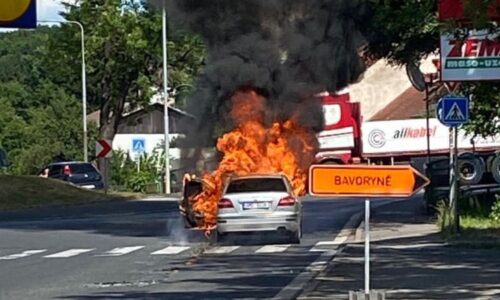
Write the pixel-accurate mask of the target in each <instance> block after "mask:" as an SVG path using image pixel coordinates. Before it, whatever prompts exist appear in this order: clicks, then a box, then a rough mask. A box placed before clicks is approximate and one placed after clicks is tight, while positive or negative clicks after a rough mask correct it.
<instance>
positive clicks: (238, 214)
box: [180, 174, 302, 243]
mask: <svg viewBox="0 0 500 300" xmlns="http://www.w3.org/2000/svg"><path fill="white" fill-rule="evenodd" d="M207 188H208V189H210V186H209V185H208V184H207V182H205V181H204V180H202V179H198V178H189V177H187V180H186V181H185V185H184V194H183V198H182V200H181V204H180V209H181V213H182V214H183V216H184V220H185V225H186V227H187V228H203V225H204V220H205V217H206V215H205V213H207V211H202V210H200V209H196V208H195V207H196V206H197V204H199V202H200V201H201V202H203V198H200V197H199V196H200V194H202V193H203V190H204V189H207ZM301 211H302V204H301V203H300V201H299V200H298V198H297V197H296V196H295V195H294V192H293V188H292V185H291V183H290V181H289V180H288V178H287V177H286V176H285V175H283V174H263V175H260V174H252V175H246V176H230V177H229V178H227V179H226V180H225V184H224V187H223V192H222V195H221V198H220V199H219V200H218V201H217V222H216V226H212V227H209V228H205V229H206V230H212V229H215V228H216V230H217V233H218V234H220V235H224V234H226V233H230V232H260V231H277V232H280V233H282V234H285V235H287V236H288V237H289V239H290V241H291V242H292V243H300V238H301V237H302V216H301Z"/></svg>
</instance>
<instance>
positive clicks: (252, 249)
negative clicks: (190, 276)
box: [0, 241, 338, 263]
mask: <svg viewBox="0 0 500 300" xmlns="http://www.w3.org/2000/svg"><path fill="white" fill-rule="evenodd" d="M198 246H199V245H169V246H167V247H165V245H164V246H163V247H162V246H161V245H160V246H159V247H152V246H146V245H126V246H122V247H115V248H112V249H109V250H106V249H98V248H70V249H58V250H57V251H53V250H50V249H26V250H24V249H23V250H20V251H18V252H14V251H12V252H13V253H8V251H2V249H0V254H1V255H3V256H0V263H1V262H2V261H11V260H18V259H23V258H28V257H36V256H38V257H39V258H42V259H68V258H74V257H79V256H83V255H87V256H89V257H96V258H97V257H121V256H126V255H131V254H134V253H142V255H151V256H155V257H159V256H173V255H184V254H186V255H189V254H190V250H194V249H195V248H196V249H198V248H199V247H198ZM337 247H338V243H336V242H333V241H319V242H316V243H315V244H310V245H309V246H303V245H290V244H279V245H262V246H241V245H232V246H210V247H202V248H203V249H204V251H203V252H202V253H203V254H205V255H209V256H217V255H249V254H255V255H264V254H266V255H267V254H273V253H283V252H288V251H292V252H312V253H314V252H326V251H334V250H335V249H336V248H337Z"/></svg>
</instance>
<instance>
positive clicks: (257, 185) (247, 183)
mask: <svg viewBox="0 0 500 300" xmlns="http://www.w3.org/2000/svg"><path fill="white" fill-rule="evenodd" d="M286 191H287V189H286V185H285V182H284V181H283V179H281V178H245V179H236V180H233V181H231V182H230V183H229V186H228V187H227V190H226V193H251V192H286Z"/></svg>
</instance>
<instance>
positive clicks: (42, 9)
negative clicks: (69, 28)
mask: <svg viewBox="0 0 500 300" xmlns="http://www.w3.org/2000/svg"><path fill="white" fill-rule="evenodd" d="M63 8H64V7H63V6H62V4H61V0H37V14H38V16H37V19H38V20H50V21H52V20H62V18H61V16H59V12H60V11H61V10H63Z"/></svg>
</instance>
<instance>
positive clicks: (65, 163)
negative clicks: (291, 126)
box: [49, 161, 91, 166]
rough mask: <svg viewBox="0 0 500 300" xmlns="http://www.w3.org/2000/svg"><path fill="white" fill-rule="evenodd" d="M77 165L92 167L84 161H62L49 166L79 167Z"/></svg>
mask: <svg viewBox="0 0 500 300" xmlns="http://www.w3.org/2000/svg"><path fill="white" fill-rule="evenodd" d="M77 164H81V165H88V164H90V165H91V163H88V162H84V161H61V162H56V163H51V164H49V166H60V165H77Z"/></svg>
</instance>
